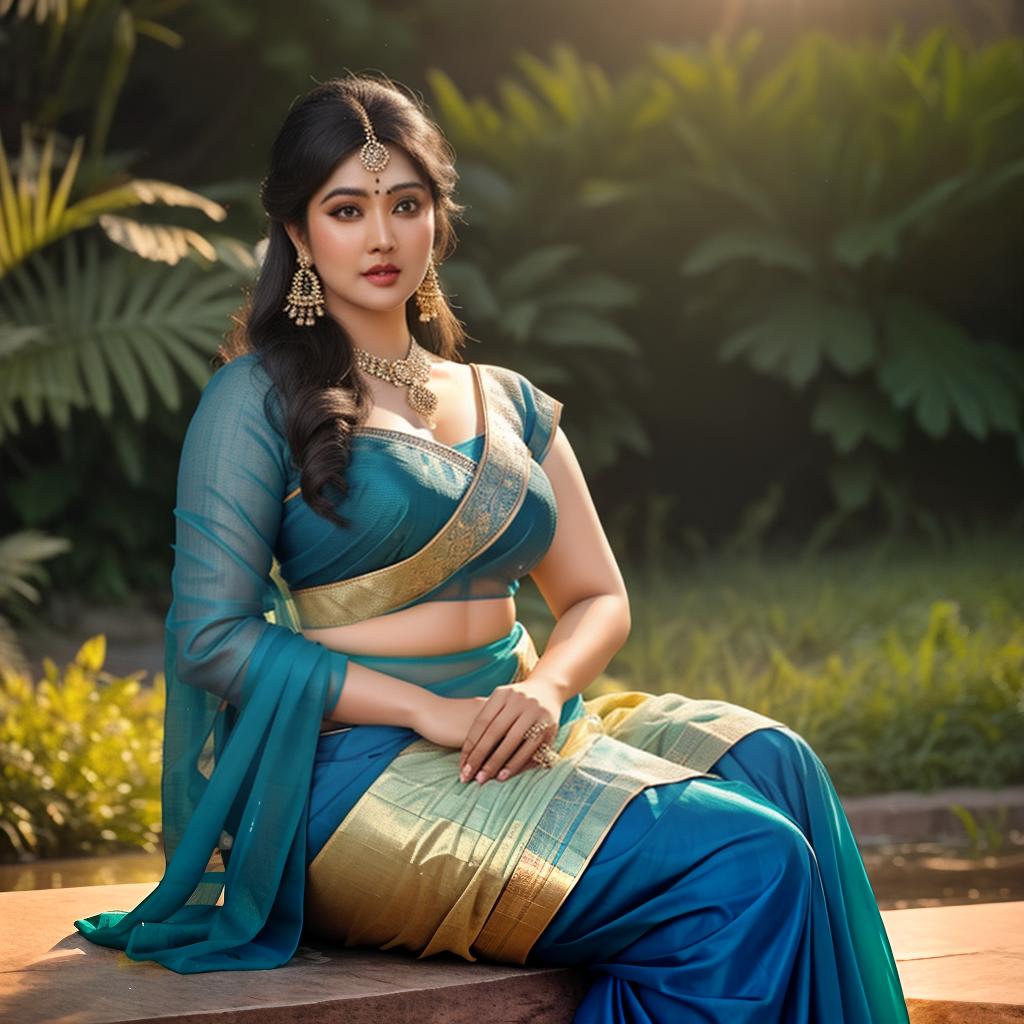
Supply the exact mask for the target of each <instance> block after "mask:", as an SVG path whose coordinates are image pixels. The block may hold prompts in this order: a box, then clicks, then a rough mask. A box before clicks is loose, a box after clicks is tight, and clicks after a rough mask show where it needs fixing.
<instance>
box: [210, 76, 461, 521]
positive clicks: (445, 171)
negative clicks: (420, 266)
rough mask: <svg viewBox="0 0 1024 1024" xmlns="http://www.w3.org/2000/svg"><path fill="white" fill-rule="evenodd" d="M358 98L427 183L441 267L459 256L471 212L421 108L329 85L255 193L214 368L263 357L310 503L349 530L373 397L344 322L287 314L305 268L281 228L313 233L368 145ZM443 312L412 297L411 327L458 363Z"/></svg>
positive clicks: (346, 81)
mask: <svg viewBox="0 0 1024 1024" xmlns="http://www.w3.org/2000/svg"><path fill="white" fill-rule="evenodd" d="M351 99H355V100H357V101H358V102H359V103H361V104H362V105H363V107H365V108H366V112H367V114H368V115H369V118H370V123H371V124H372V125H373V130H374V134H375V135H376V136H377V138H378V139H380V140H381V141H382V142H390V143H393V144H394V145H396V146H399V147H401V148H402V149H403V150H404V151H405V152H406V154H407V155H408V156H409V158H410V160H412V162H413V163H414V164H415V165H416V166H417V168H418V170H419V171H420V173H421V174H422V175H423V176H424V178H425V179H426V180H427V182H428V183H429V187H430V190H431V194H432V196H433V202H434V249H433V256H434V263H435V266H436V265H439V264H440V263H442V262H443V261H444V260H445V259H447V258H448V256H449V255H451V253H452V252H453V251H454V249H455V231H454V221H455V220H456V219H457V218H459V217H461V214H462V213H463V211H464V209H465V207H464V206H462V205H460V204H459V203H457V202H455V200H454V199H453V193H454V190H455V184H456V181H457V179H458V175H457V174H456V171H455V167H454V152H453V150H452V148H451V146H450V144H449V143H448V141H447V140H446V139H445V137H444V135H443V134H442V132H441V129H440V128H439V127H438V126H437V125H436V124H435V122H434V121H433V120H432V119H431V118H430V117H429V116H428V115H427V114H426V112H425V110H424V108H423V106H422V105H421V103H420V102H418V101H417V99H416V97H415V96H414V95H413V94H412V93H411V92H407V91H405V90H404V89H402V88H400V87H399V86H398V85H396V84H395V83H393V82H392V81H391V80H390V79H388V78H386V77H385V76H380V77H375V76H369V75H364V74H348V75H346V76H344V77H340V78H333V79H330V80H328V81H326V82H322V83H321V84H319V85H317V86H316V87H315V88H314V89H312V90H311V91H310V92H309V93H307V94H306V95H305V96H304V97H302V98H301V99H300V100H299V101H298V102H297V103H296V104H295V105H294V106H293V107H292V108H291V110H289V112H288V115H287V117H286V118H285V121H284V124H283V125H282V126H281V129H280V131H279V132H278V134H277V137H276V138H275V139H274V142H273V144H272V146H271V150H270V158H269V167H268V170H267V174H266V177H265V178H264V179H263V181H262V183H261V187H260V200H261V202H262V204H263V209H264V210H265V211H266V214H267V217H268V220H269V224H268V228H267V242H266V251H265V254H264V257H263V261H262V264H261V266H260V269H259V272H258V274H257V276H256V279H255V281H254V282H253V285H252V288H251V289H250V290H249V291H248V293H247V296H246V300H245V302H244V304H243V306H242V308H241V309H240V310H238V311H237V312H236V313H235V314H234V315H233V316H232V320H233V321H234V324H235V326H234V327H233V328H232V329H231V330H230V331H229V332H228V334H227V335H226V337H225V340H224V342H223V344H222V345H221V346H220V348H219V349H218V350H217V353H216V354H215V355H214V357H213V360H212V365H213V367H214V369H217V368H219V367H220V366H222V365H223V364H224V363H227V362H230V361H231V360H232V359H235V358H237V357H238V356H240V355H243V354H245V353H247V352H253V351H255V352H257V353H258V354H259V361H260V363H261V364H262V366H263V368H264V369H265V370H266V372H267V375H268V376H269V378H270V380H271V382H272V384H273V385H274V387H272V388H271V394H268V399H269V398H270V397H271V395H275V397H277V398H279V399H280V400H281V403H282V407H283V415H284V422H283V424H282V425H281V426H280V429H281V430H282V433H283V435H284V437H285V439H286V440H287V442H288V445H289V447H290V448H291V451H292V456H293V459H294V460H295V462H296V466H297V468H299V469H300V471H301V485H302V496H303V499H304V500H305V501H306V503H307V504H308V505H309V506H310V508H312V509H313V511H315V512H316V513H317V514H318V515H321V516H323V517H324V518H326V519H329V520H331V521H333V522H335V523H337V524H338V525H339V526H343V527H344V526H348V525H349V522H348V520H347V519H346V518H345V517H343V516H341V515H340V514H339V513H338V512H337V511H336V510H335V508H336V504H337V498H338V495H340V496H341V497H344V495H345V494H346V493H347V490H348V485H347V482H346V480H345V470H346V468H347V466H348V461H349V444H350V440H351V432H352V428H353V427H354V426H355V425H356V424H358V423H359V422H361V421H362V420H363V419H365V417H366V415H367V413H368V411H369V407H368V399H369V389H368V388H367V387H366V385H365V384H364V383H363V382H362V381H361V380H360V378H359V375H358V374H353V373H351V369H352V366H353V362H354V356H353V350H352V339H351V338H350V336H349V333H348V331H346V330H345V329H344V327H342V325H341V324H340V323H338V321H337V320H335V319H334V318H333V317H331V316H330V315H327V316H324V317H318V318H316V322H315V324H314V326H312V327H300V326H297V325H296V324H295V323H294V322H293V321H292V320H291V318H290V317H289V316H288V315H287V313H285V312H284V311H283V307H284V304H285V298H286V296H287V294H288V290H289V288H290V287H291V281H292V277H293V276H294V274H295V270H296V267H297V265H298V259H297V253H296V252H295V247H294V245H293V244H292V241H291V239H290V238H289V237H288V233H287V231H286V230H285V223H286V222H289V221H290V222H293V223H299V224H302V226H303V229H306V227H307V222H306V210H307V207H308V205H309V202H310V200H311V199H312V197H313V195H314V194H315V193H316V192H317V191H318V190H319V189H320V188H321V187H322V186H323V184H324V182H325V181H326V180H327V179H328V178H329V177H330V175H331V173H332V172H333V171H334V169H335V168H336V167H337V166H338V164H339V163H340V162H341V161H342V160H343V159H345V157H346V156H348V154H349V153H351V152H352V150H354V149H357V148H359V147H361V146H362V145H363V143H364V142H365V139H366V136H365V133H364V131H363V123H362V121H361V120H360V117H359V114H358V112H357V108H356V107H355V106H354V105H353V103H352V102H351ZM307 237H308V235H307ZM441 307H442V308H441V312H440V313H439V315H438V316H437V317H436V318H435V319H433V320H430V321H428V322H425V323H424V322H420V320H419V309H418V306H417V304H416V299H415V294H414V295H412V296H411V297H410V298H409V300H408V302H407V303H406V310H405V318H406V324H407V325H408V327H409V330H410V333H412V334H413V335H414V336H415V338H416V340H417V342H419V343H420V344H421V345H422V346H423V347H424V348H427V349H429V350H430V351H432V352H434V353H436V354H437V355H439V356H441V357H442V358H445V359H455V358H456V357H457V355H458V351H459V349H460V347H461V346H462V345H463V344H464V343H465V340H466V334H465V331H464V330H463V326H462V324H461V322H460V321H459V320H458V319H457V317H456V316H455V314H454V313H453V312H452V309H451V307H450V306H449V305H448V302H447V300H446V301H444V302H442V303H441ZM414 328H415V329H414ZM268 415H271V412H270V410H269V409H268ZM328 485H333V486H334V487H335V488H336V489H337V493H336V494H335V496H334V498H333V499H332V497H331V496H329V495H328V494H326V493H325V488H326V487H327V486H328Z"/></svg>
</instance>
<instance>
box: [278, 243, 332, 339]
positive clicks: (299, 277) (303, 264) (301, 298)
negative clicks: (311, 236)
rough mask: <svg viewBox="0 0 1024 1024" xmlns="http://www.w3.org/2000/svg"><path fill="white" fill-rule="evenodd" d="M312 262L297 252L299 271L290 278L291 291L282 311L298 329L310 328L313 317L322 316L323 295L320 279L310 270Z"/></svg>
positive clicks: (303, 253)
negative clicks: (314, 314)
mask: <svg viewBox="0 0 1024 1024" xmlns="http://www.w3.org/2000/svg"><path fill="white" fill-rule="evenodd" d="M312 265H313V261H312V260H311V259H310V257H309V256H308V254H307V253H306V252H304V251H300V252H299V269H298V270H296V271H295V276H294V277H293V278H292V287H291V291H289V292H288V301H287V302H285V304H284V311H285V312H286V313H287V314H288V315H289V316H290V317H291V318H292V320H294V321H295V323H296V324H297V325H298V326H299V327H312V326H313V324H314V323H315V322H316V320H315V319H314V317H313V313H314V312H315V313H316V315H317V316H323V315H324V293H323V292H322V291H321V289H320V278H319V277H317V276H316V274H315V273H314V272H313V271H312V270H311V269H310V268H311V267H312Z"/></svg>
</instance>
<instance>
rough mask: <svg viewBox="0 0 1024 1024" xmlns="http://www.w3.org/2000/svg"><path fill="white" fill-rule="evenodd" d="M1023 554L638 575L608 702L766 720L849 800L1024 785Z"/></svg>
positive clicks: (839, 560) (738, 563)
mask: <svg viewBox="0 0 1024 1024" xmlns="http://www.w3.org/2000/svg"><path fill="white" fill-rule="evenodd" d="M1022 560H1024V552H1022V551H1021V549H1020V544H1019V542H1005V543H1003V544H1000V545H994V546H989V547H987V548H986V547H984V546H981V547H978V546H977V545H975V546H970V545H965V546H964V548H963V549H962V550H959V551H953V552H950V553H948V554H947V555H945V556H944V557H943V558H942V559H941V560H940V559H935V558H934V556H933V555H930V554H927V553H925V554H921V555H914V554H913V553H910V554H905V553H902V552H896V553H894V552H892V551H890V550H888V549H886V548H879V549H878V550H877V551H874V552H864V551H856V552H851V553H849V554H848V555H844V556H839V555H832V556H828V557H823V558H820V559H819V560H817V561H816V562H814V563H805V564H800V563H798V562H797V561H795V560H791V561H783V560H776V559H771V560H757V559H755V560H741V559H732V560H718V559H716V560H714V561H712V562H709V563H707V564H705V565H698V566H697V567H695V568H691V567H682V566H662V567H661V568H658V569H655V568H652V569H649V570H647V571H646V572H640V571H635V572H627V574H626V575H627V577H628V583H629V590H630V595H631V603H632V605H633V623H634V625H633V630H632V635H631V637H630V639H629V641H628V642H627V644H626V645H625V647H624V648H623V649H622V650H621V651H620V652H619V653H618V654H617V655H616V658H615V660H614V661H613V662H612V665H611V667H610V670H609V677H608V678H606V679H604V680H602V681H600V682H599V683H597V684H595V686H594V688H593V689H592V690H591V691H589V692H588V693H587V696H591V695H594V694H596V693H598V692H601V690H602V689H603V688H605V687H612V688H621V689H627V690H637V689H639V690H648V691H652V692H666V691H674V692H680V693H684V694H687V695H689V696H693V697H714V698H720V699H724V700H729V701H733V702H735V703H737V704H742V705H744V706H747V707H752V708H755V709H756V710H758V711H762V712H764V713H765V714H768V715H771V716H773V717H776V718H779V719H781V720H782V721H785V722H786V723H787V724H788V725H790V726H791V727H792V728H794V729H796V730H797V731H798V732H800V733H801V734H802V735H804V736H805V738H806V739H807V740H808V741H809V742H810V743H811V745H812V746H814V748H815V749H816V750H817V752H818V753H819V755H820V756H821V757H822V759H823V760H824V762H825V764H826V765H827V767H828V768H829V771H830V772H831V773H832V775H833V778H834V779H835V781H836V785H837V788H838V789H839V790H840V791H841V792H843V793H848V794H855V793H872V792H884V791H886V790H893V789H920V790H930V789H934V788H936V787H940V786H954V785H970V786H999V785H1009V784H1019V783H1020V782H1022V781H1024V611H1022V609H1024V579H1022V578H1021V576H1020V574H1019V573H1015V572H1014V571H1013V567H1014V566H1016V565H1019V564H1021V562H1022Z"/></svg>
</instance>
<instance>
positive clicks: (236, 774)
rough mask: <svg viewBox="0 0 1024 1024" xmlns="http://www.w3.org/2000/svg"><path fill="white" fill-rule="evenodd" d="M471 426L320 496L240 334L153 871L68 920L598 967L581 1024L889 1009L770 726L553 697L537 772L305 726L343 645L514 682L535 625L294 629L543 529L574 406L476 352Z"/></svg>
mask: <svg viewBox="0 0 1024 1024" xmlns="http://www.w3.org/2000/svg"><path fill="white" fill-rule="evenodd" d="M471 365H472V369H473V376H474V382H475V386H476V387H477V389H478V390H479V393H480V397H481V404H482V407H483V409H484V427H485V429H484V433H483V434H481V435H479V436H477V437H475V438H470V439H468V440H467V441H465V442H462V443H461V444H459V445H444V444H441V443H440V442H436V441H433V440H431V439H427V438H423V437H420V436H414V435H411V434H407V433H404V432H400V431H392V430H383V429H380V428H371V427H361V428H360V427H357V428H356V429H355V432H354V435H353V438H352V448H351V458H350V464H349V468H348V471H347V479H348V485H349V487H348V491H347V492H346V494H345V495H344V496H343V497H341V496H339V497H338V510H339V512H341V513H342V514H343V515H345V516H346V517H348V518H349V519H350V521H351V522H352V526H351V527H350V528H349V529H347V530H342V529H340V528H339V527H337V526H336V525H335V524H333V523H331V522H329V521H327V520H324V519H323V518H322V517H319V516H316V515H315V514H314V513H313V512H312V510H311V509H310V508H309V507H308V506H307V505H306V504H305V503H304V501H303V500H302V496H301V487H300V485H299V474H298V468H297V467H296V465H295V463H294V461H293V460H292V458H291V454H290V452H289V450H288V446H287V443H286V442H285V440H284V438H283V436H282V434H281V431H280V429H279V427H277V426H275V419H276V417H277V414H278V412H279V409H278V408H277V407H276V405H275V394H274V391H273V388H272V386H271V385H270V382H269V380H268V378H267V376H266V374H265V372H264V371H263V369H262V366H261V365H260V363H259V360H258V356H257V354H256V353H249V354H247V355H245V356H242V357H240V358H236V359H235V360H233V361H232V362H231V363H229V364H227V365H226V366H224V367H222V368H221V369H219V370H218V371H217V372H216V373H215V374H214V376H213V378H212V379H211V381H210V382H209V384H208V385H207V387H206V388H205V390H204V392H203V395H202V397H201V399H200V403H199V406H198V408H197V410H196V413H195V415H194V416H193V419H192V421H191V423H190V424H189V429H188V431H187V433H186V438H185V442H184V445H183V449H182V458H181V464H180V467H179V476H178V501H177V504H176V507H175V517H176V521H177V523H176V538H175V540H176V543H175V545H174V549H175V567H174V573H173V576H172V589H173V603H172V606H171V608H170V610H169V612H168V615H167V623H166V625H167V648H166V673H165V674H166V677H167V684H168V685H167V692H168V701H167V711H166V717H165V749H164V777H163V808H164V834H165V852H166V857H167V865H166V870H165V873H164V877H163V879H162V880H161V882H160V883H159V884H158V886H157V887H156V889H154V891H153V892H152V893H151V894H150V895H149V896H148V897H147V898H146V899H145V900H144V901H143V902H142V903H140V904H139V906H138V907H136V908H134V909H133V910H130V911H107V912H103V913H99V914H97V915H94V916H92V917H88V918H83V919H81V920H78V921H76V922H75V925H76V927H77V928H78V930H79V931H80V932H81V933H82V934H83V935H85V936H86V937H87V938H88V939H90V940H91V941H93V942H97V943H99V944H101V945H106V946H111V947H114V948H118V949H123V950H124V951H125V952H126V954H127V955H128V956H129V957H131V958H133V959H137V960H153V961H155V962H157V963H160V964H163V965H164V966H166V967H169V968H170V969H172V970H175V971H178V972H180V973H195V972H199V971H210V970H253V969H262V968H269V967H274V966H279V965H280V964H283V963H285V962H287V961H288V960H289V959H290V958H291V956H292V955H293V954H294V952H295V950H296V949H297V947H298V944H299V941H300V938H301V937H302V935H303V933H304V932H305V933H307V934H308V936H315V937H319V938H325V939H330V940H334V941H337V942H343V943H344V944H346V945H348V946H354V945H372V946H375V947H378V948H383V949H388V948H393V947H400V948H404V949H407V950H410V951H412V952H415V953H416V955H417V956H419V957H424V956H430V955H433V954H434V953H437V952H440V951H442V950H446V951H450V952H454V953H457V954H458V955H460V956H462V957H464V958H466V959H468V960H475V959H478V958H485V959H495V960H504V961H507V962H512V963H531V964H576V965H585V966H586V967H588V968H589V969H590V970H591V971H592V972H593V973H594V976H595V980H594V983H593V985H592V987H591V988H590V990H589V991H588V994H587V996H586V998H585V999H584V1001H583V1003H582V1005H581V1006H580V1007H579V1009H578V1011H577V1014H576V1018H575V1024H589V1022H602V1024H606V1022H607V1024H610V1022H627V1021H628V1022H630V1024H634V1022H635V1024H648V1022H649V1024H655V1022H665V1021H675V1020H682V1019H693V1020H702V1021H721V1022H726V1021H728V1022H736V1021H752V1022H753V1021H758V1022H762V1021H763V1022H769V1021H779V1022H793V1024H795V1022H804V1021H812V1020H813V1021H827V1022H829V1024H831V1022H833V1021H835V1022H844V1021H845V1022H856V1024H869V1022H894V1024H902V1022H906V1021H907V1014H906V1009H905V1005H904V1001H903V997H902V992H901V989H900V984H899V979H898V975H897V973H896V968H895V963H894V960H893V957H892V953H891V950H890V948H889V944H888V941H887V938H886V935H885V930H884V927H883V925H882V921H881V916H880V915H879V913H878V910H877V906H876V904H875V900H874V896H873V894H872V892H871V887H870V884H869V882H868V879H867V876H866V874H865V872H864V867H863V863H862V861H861V859H860V856H859V853H858V851H857V848H856V844H855V842H854V839H853V836H852V834H851V832H850V827H849V824H848V822H847V820H846V818H845V815H844V814H843V810H842V807H841V804H840V803H839V800H838V797H837V796H836V794H835V790H834V789H833V787H832V784H831V781H830V779H829V777H828V773H827V772H826V770H825V768H824V766H823V765H822V764H821V762H820V760H819V759H818V758H817V756H816V755H815V754H814V752H813V751H812V750H811V749H810V748H809V747H808V745H807V744H806V742H805V741H804V740H803V739H802V738H801V737H800V736H799V735H797V734H796V733H794V732H793V731H792V730H790V729H789V728H788V727H786V726H785V724H784V723H782V722H778V721H776V720H774V719H770V718H767V717H765V716H763V715H759V714H757V713H755V712H753V711H751V710H749V709H746V708H742V707H739V706H737V705H734V704H729V703H726V702H722V701H712V700H700V699H694V698H688V697H685V696H682V695H679V694H661V695H652V694H648V693H643V692H636V691H630V692H626V693H613V694H608V695H605V696H603V697H599V698H596V699H594V700H589V701H585V700H583V699H582V697H580V696H578V695H577V696H575V697H574V698H572V699H571V700H569V701H566V702H565V704H564V705H563V708H562V713H561V716H560V719H559V728H558V733H557V736H556V737H555V739H554V741H553V742H552V746H554V747H555V748H556V750H558V753H559V758H558V760H557V761H556V762H555V764H554V765H553V766H552V767H551V768H547V769H540V768H537V769H531V770H527V771H524V772H522V773H520V774H519V775H517V776H513V777H512V778H510V779H508V780H506V781H504V782H497V781H494V780H492V781H489V782H487V783H484V784H483V785H478V784H476V783H469V784H463V783H461V782H460V781H459V780H458V759H459V751H458V750H455V749H448V748H442V747H439V746H437V745H435V744H433V743H430V742H429V741H427V740H425V739H423V738H422V737H420V736H418V735H417V734H416V733H415V732H413V731H412V730H409V729H404V728H400V727H391V726H367V725H359V726H345V725H338V726H336V727H334V728H332V729H329V730H327V731H326V732H321V720H322V718H323V717H324V716H326V715H327V714H328V712H329V711H330V710H331V709H332V708H333V707H334V705H335V704H336V703H337V700H338V698H339V696H340V693H341V690H342V687H343V685H344V679H345V673H346V671H347V667H348V665H349V664H350V663H351V662H353V661H355V662H359V663H361V664H365V665H368V666H369V667H371V668H374V669H377V670H378V671H382V672H385V673H387V674H390V675H393V676H395V677H397V678H400V679H404V680H406V681H407V682H410V683H413V684H416V685H420V686H425V687H428V688H430V689H431V690H433V691H434V692H436V693H439V694H441V695H444V696H451V697H463V696H477V695H486V694H488V693H490V692H491V691H492V690H493V689H494V688H495V687H496V686H500V685H504V684H507V683H509V682H511V681H513V680H520V679H524V678H527V677H528V675H529V673H530V671H531V669H532V667H533V664H534V663H535V662H536V660H537V652H536V650H535V648H534V645H533V643H532V640H531V638H530V636H529V633H528V632H527V631H526V629H525V628H524V627H523V625H522V623H519V622H517V623H516V624H515V625H514V627H513V628H512V629H511V631H510V632H509V634H508V635H507V636H505V637H501V638H499V639H497V640H495V641H492V642H491V643H488V644H484V645H482V646H480V647H476V648H472V649H470V650H465V651H459V652H457V653H454V654H447V655H438V656H426V657H397V656H373V657H370V656H365V655H356V654H346V653H344V652H339V651H336V650H329V649H327V648H325V647H324V646H322V645H320V644H319V643H316V642H315V641H312V640H309V639H307V638H306V637H305V636H304V635H303V634H302V632H301V630H302V629H304V628H310V627H312V628H315V627H321V626H329V625H341V624H344V623H347V622H354V621H359V620H361V619H364V618H368V617H371V616H374V615H380V614H387V613H389V612H392V611H396V610H398V609H400V608H403V607H408V606H410V605H412V604H415V603H418V602H421V601H427V600H474V599H481V598H488V597H496V596H507V595H509V594H514V593H515V591H516V589H517V587H518V585H519V580H520V579H521V578H522V577H523V576H524V575H526V574H527V573H529V572H530V571H531V569H532V568H533V567H534V566H535V565H536V564H537V563H538V562H539V561H540V559H541V558H542V557H543V555H544V553H545V551H546V550H547V548H548V546H549V545H550V543H551V539H552V536H553V534H554V528H555V524H556V521H557V509H556V507H555V502H554V496H553V493H552V491H551V487H550V483H549V481H548V479H547V477H546V475H545V473H544V471H543V468H542V463H543V459H544V456H545V455H546V453H547V451H548V450H549V448H550V445H551V443H552V440H553V438H554V434H555V430H556V428H557V424H558V418H559V413H560V411H561V405H560V403H559V402H557V400H555V399H553V398H551V397H550V396H549V395H546V394H545V393H544V392H543V391H541V390H540V389H538V388H536V387H535V386H534V385H532V384H531V383H530V382H529V381H528V380H527V379H526V378H525V377H523V376H522V375H520V374H517V373H515V372H513V371H510V370H507V369H504V368H501V367H495V366H486V365H478V364H471Z"/></svg>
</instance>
